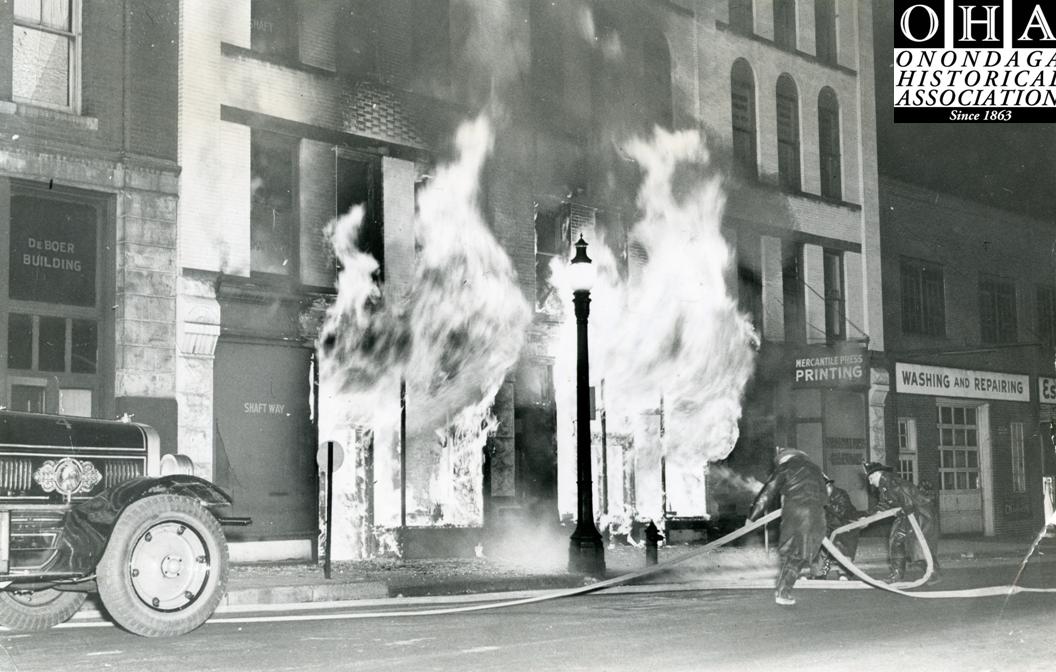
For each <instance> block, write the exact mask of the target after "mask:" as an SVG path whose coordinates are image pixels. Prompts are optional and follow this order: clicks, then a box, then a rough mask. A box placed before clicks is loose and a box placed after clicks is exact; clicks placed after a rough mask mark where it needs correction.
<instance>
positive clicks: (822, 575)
mask: <svg viewBox="0 0 1056 672" xmlns="http://www.w3.org/2000/svg"><path fill="white" fill-rule="evenodd" d="M831 569H832V558H830V557H829V556H827V555H826V556H825V557H824V558H822V559H821V560H820V561H819V562H818V565H817V567H815V569H814V575H813V576H812V577H810V578H812V579H815V580H817V581H825V580H827V579H828V578H829V570H831Z"/></svg>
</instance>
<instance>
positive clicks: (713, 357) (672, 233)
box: [554, 129, 758, 519]
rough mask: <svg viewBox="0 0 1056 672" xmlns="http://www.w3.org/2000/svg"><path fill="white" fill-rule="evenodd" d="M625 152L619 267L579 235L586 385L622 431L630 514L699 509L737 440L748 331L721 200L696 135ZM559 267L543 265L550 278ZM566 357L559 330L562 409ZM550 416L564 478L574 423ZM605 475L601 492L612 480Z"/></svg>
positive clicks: (567, 400)
mask: <svg viewBox="0 0 1056 672" xmlns="http://www.w3.org/2000/svg"><path fill="white" fill-rule="evenodd" d="M625 151H626V152H627V154H628V155H629V156H631V157H632V158H633V159H635V160H636V161H637V162H638V164H639V166H640V167H641V169H642V172H643V179H642V183H641V188H640V191H639V195H638V207H639V209H640V212H641V217H640V219H639V221H638V222H637V223H636V224H635V225H634V226H633V228H632V229H631V231H630V232H629V244H630V247H631V248H632V250H633V251H632V254H631V257H632V259H631V262H630V264H631V271H630V273H629V274H621V273H620V271H619V266H618V264H617V261H616V259H615V257H614V256H613V254H612V253H611V251H610V250H609V248H608V247H607V246H606V245H604V244H599V243H601V242H602V241H601V240H600V237H601V232H600V231H599V232H596V233H595V234H594V237H595V240H594V241H591V242H592V244H591V246H590V254H591V256H592V257H594V260H595V261H594V263H595V264H596V265H597V270H598V281H597V283H596V285H595V287H594V289H593V291H592V292H591V301H592V302H591V315H590V338H591V342H590V356H591V379H592V385H595V386H597V385H598V383H600V381H602V380H603V381H604V389H605V407H606V408H605V411H606V416H607V423H608V427H607V431H608V432H612V433H619V432H628V433H630V434H632V435H633V436H634V452H635V455H634V463H635V464H634V465H633V468H634V469H635V470H636V474H635V482H636V490H637V494H636V500H635V502H634V504H635V506H636V509H637V512H638V514H639V515H642V516H646V517H649V518H653V519H660V518H662V517H663V514H664V513H665V512H674V513H677V514H678V515H697V516H699V515H706V514H707V500H706V494H705V477H706V473H707V465H708V463H709V462H710V461H714V460H720V459H722V458H724V457H726V456H727V455H728V454H729V453H730V451H731V450H732V449H733V447H734V444H735V443H736V441H737V436H738V421H739V419H740V415H741V399H742V394H743V391H744V387H745V384H746V383H747V382H748V379H749V377H750V376H751V373H752V370H753V366H754V359H755V347H756V345H757V343H758V338H757V336H756V334H755V332H754V330H753V328H752V326H751V323H750V321H749V320H748V318H747V317H746V316H744V315H743V314H741V313H740V312H739V311H738V309H737V304H736V301H735V300H734V299H733V298H732V297H731V296H730V293H729V291H728V290H727V287H726V274H727V273H728V271H729V266H730V261H731V253H730V249H729V247H728V245H727V243H726V241H725V240H724V239H723V236H722V233H721V230H720V227H721V222H722V209H723V205H724V197H723V193H722V190H721V185H720V180H719V178H718V176H717V175H715V174H714V173H713V172H711V170H710V168H709V162H708V152H707V149H706V148H705V147H704V144H703V142H702V140H701V138H700V135H699V134H698V133H697V132H695V131H681V132H674V133H672V132H667V131H664V130H661V129H658V130H657V131H656V134H655V136H654V137H653V138H652V139H651V140H650V141H646V140H641V139H636V140H633V141H631V142H629V143H627V145H626V146H625ZM585 235H587V236H589V235H590V232H585ZM635 257H638V258H641V259H644V263H636V261H635ZM563 271H564V269H562V268H560V267H555V269H554V273H555V278H556V281H557V282H558V283H559V284H560V283H561V282H563V281H564V280H563V279H564V276H565V273H564V272H563ZM562 296H571V292H570V290H567V288H566V289H565V290H564V291H562ZM569 303H570V302H569ZM569 310H570V308H569ZM567 323H568V324H569V325H573V324H574V320H573V319H571V317H569V319H568V320H567ZM574 353H575V346H574V340H572V338H571V334H570V330H566V337H565V338H564V339H563V343H562V344H560V345H559V346H558V348H557V350H556V353H555V354H556V357H557V367H558V373H557V374H555V379H556V381H557V384H558V385H559V390H558V394H559V396H560V398H561V400H560V401H559V403H560V404H561V407H563V408H565V409H571V408H574V404H573V403H572V394H573V393H574V371H575V360H574V358H573V356H574ZM562 420H563V422H561V421H559V444H560V445H561V447H562V448H563V449H562V450H561V451H560V452H561V462H562V466H563V469H565V470H568V471H565V473H575V471H574V470H575V458H574V447H573V443H574V442H573V441H572V439H573V437H574V429H573V428H572V425H571V418H570V416H568V415H567V414H562ZM610 450H611V447H610ZM616 457H618V456H615V455H610V456H609V459H608V462H609V463H610V464H611V463H612V462H613V461H614V459H615V458H616ZM628 466H629V465H627V464H624V468H625V469H626V468H627V467H628ZM610 476H612V474H611V469H610ZM568 480H573V479H568ZM596 480H597V479H596ZM612 480H613V478H610V488H609V490H610V491H611V490H612V489H613V487H616V486H618V483H617V484H615V486H614V484H613V483H612ZM662 480H666V484H663V483H662V482H661V481H662ZM566 483H567V480H566ZM560 496H561V502H560V506H561V510H562V511H563V512H568V511H572V510H574V502H575V499H574V492H570V490H569V489H568V488H563V489H562V492H561V493H560ZM665 496H666V502H665V501H663V499H664V497H665ZM611 499H612V498H611V497H610V500H611Z"/></svg>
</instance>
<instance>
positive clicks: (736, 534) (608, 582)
mask: <svg viewBox="0 0 1056 672" xmlns="http://www.w3.org/2000/svg"><path fill="white" fill-rule="evenodd" d="M900 511H901V510H900V509H897V508H896V509H889V510H887V511H882V512H880V513H877V514H874V515H872V516H868V517H865V518H862V519H860V520H857V521H854V522H853V523H849V524H847V525H844V526H842V527H839V528H837V529H835V530H833V531H832V534H830V536H829V537H828V538H826V539H823V540H822V546H823V547H824V548H825V549H826V550H827V551H828V552H829V553H830V554H832V557H833V559H835V560H836V561H837V562H838V563H839V564H840V565H841V566H843V567H844V569H846V570H847V571H849V572H850V573H851V574H853V575H854V576H855V577H857V578H858V579H859V580H861V582H862V583H860V584H859V583H856V582H850V581H825V582H822V581H806V582H804V583H805V584H806V585H809V586H810V587H817V588H836V589H864V588H869V587H872V588H879V589H880V590H884V591H887V592H889V593H894V594H896V595H902V596H904V597H915V598H931V599H935V598H964V597H991V596H996V595H1005V596H1011V595H1014V594H1017V593H1028V592H1029V593H1056V588H1026V587H1022V586H1019V585H1008V586H988V587H985V588H969V589H964V590H943V591H925V592H909V591H910V590H911V589H913V588H917V587H920V586H921V585H923V584H924V583H926V582H927V581H928V579H930V578H931V575H932V573H933V572H934V569H935V562H934V559H933V558H932V555H931V549H929V548H928V545H927V543H926V542H925V539H924V533H923V531H922V530H921V529H920V525H919V524H918V523H917V519H916V516H914V515H913V514H912V513H910V514H909V515H908V516H907V518H908V520H909V524H910V526H911V527H912V528H913V533H914V534H915V535H916V538H917V541H918V542H919V545H920V548H921V550H922V551H923V554H924V560H925V564H926V569H925V571H924V576H922V577H921V578H920V579H918V580H916V581H913V582H904V583H899V584H887V583H884V582H883V581H877V580H876V579H874V578H872V577H871V576H869V575H868V574H866V573H865V572H863V571H862V570H861V569H859V568H858V567H857V566H856V565H855V564H854V563H853V562H852V561H851V559H850V558H848V557H847V556H846V555H844V554H843V553H842V552H840V550H839V549H838V548H837V547H836V545H835V544H834V543H833V541H832V540H833V539H835V538H836V537H837V536H839V535H840V534H843V533H844V532H847V531H850V530H852V529H856V528H861V527H866V526H867V525H871V524H872V523H875V522H877V521H879V520H883V519H885V518H891V517H894V516H897V515H898V514H899V512H900ZM780 516H781V509H777V510H775V511H771V512H770V513H768V514H766V515H765V516H763V517H762V518H759V519H758V520H755V521H752V522H750V523H748V524H746V525H745V526H743V527H741V528H739V529H737V530H734V531H733V532H730V533H729V534H727V535H724V536H722V537H719V538H718V539H715V540H714V541H711V542H708V543H706V544H704V545H703V546H701V547H700V548H698V549H695V550H693V551H690V552H687V553H683V554H682V555H680V556H678V557H676V558H673V559H671V560H667V561H665V562H663V563H661V564H658V565H652V566H648V567H645V568H643V569H639V570H637V571H634V572H630V573H628V574H621V575H620V576H616V577H613V578H611V579H605V580H603V581H597V582H595V583H590V584H587V585H584V586H578V587H576V588H568V589H562V590H553V591H547V592H545V593H542V594H540V595H533V596H531V597H525V598H519V599H514V600H505V601H502V602H489V603H487V604H475V605H468V606H459V607H445V608H442V609H419V610H413V611H412V610H399V611H363V612H353V613H340V614H295V615H291V616H288V617H286V618H284V619H283V620H292V621H316V620H345V619H349V620H351V619H364V618H395V617H404V616H444V615H449V614H462V613H469V612H473V611H485V610H491V609H506V608H509V607H516V606H521V605H525V604H533V603H536V602H546V601H549V600H556V599H559V598H563V597H573V596H575V595H585V594H587V593H593V592H597V591H599V590H604V589H606V588H611V587H613V586H618V585H621V584H625V583H628V582H630V581H634V580H635V579H640V578H642V577H645V576H649V575H651V574H655V573H657V572H661V571H666V570H667V569H668V568H670V567H671V566H673V565H677V564H679V563H682V562H685V561H686V560H689V559H691V558H695V557H697V556H700V555H703V554H704V553H710V552H711V551H713V550H715V549H716V548H719V547H721V546H725V545H726V544H729V543H730V542H732V541H736V540H737V539H740V538H741V537H743V536H745V535H746V534H748V533H750V532H754V531H755V530H757V529H759V528H760V527H763V526H764V525H766V524H767V523H769V522H771V521H773V520H776V519H777V518H779V517H780ZM812 584H817V585H812ZM266 620H271V617H266V616H245V617H236V618H226V617H225V618H218V619H214V620H213V622H217V623H254V622H260V621H266Z"/></svg>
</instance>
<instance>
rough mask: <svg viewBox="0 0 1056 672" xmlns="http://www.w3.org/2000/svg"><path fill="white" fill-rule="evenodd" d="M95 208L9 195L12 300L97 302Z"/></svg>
mask: <svg viewBox="0 0 1056 672" xmlns="http://www.w3.org/2000/svg"><path fill="white" fill-rule="evenodd" d="M97 225H98V224H97V214H96V210H95V209H94V208H92V207H91V206H88V205H82V204H80V203H69V202H65V201H58V200H50V199H42V198H34V197H30V196H21V195H19V196H15V197H12V199H11V259H10V263H11V270H10V281H11V290H10V291H11V298H13V299H19V300H22V301H43V302H45V303H63V304H67V305H73V306H91V305H93V304H94V303H95V255H96V227H97Z"/></svg>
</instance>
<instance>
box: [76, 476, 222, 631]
mask: <svg viewBox="0 0 1056 672" xmlns="http://www.w3.org/2000/svg"><path fill="white" fill-rule="evenodd" d="M227 571H228V567H227V541H226V539H225V538H224V532H223V530H222V529H221V528H220V524H219V523H218V522H217V520H216V518H214V517H213V515H212V514H211V513H209V511H207V510H206V509H205V507H203V506H202V505H201V504H199V503H198V502H197V501H195V500H193V499H190V498H188V497H181V496H179V495H156V496H152V497H146V498H144V499H141V500H139V501H137V502H133V503H132V504H130V505H129V506H128V507H127V508H126V509H125V510H124V512H122V514H121V517H120V518H119V519H118V521H117V524H116V525H115V526H114V529H113V531H112V532H111V534H110V541H109V542H108V544H107V547H106V552H104V553H103V558H102V560H100V561H99V565H98V567H97V568H96V582H97V584H98V586H99V597H100V598H101V599H102V602H103V606H105V607H106V610H107V611H108V612H109V613H110V616H111V617H112V618H113V619H114V621H115V622H117V624H118V625H120V626H121V627H123V628H124V629H126V630H128V631H129V632H133V633H135V634H137V635H142V636H144V637H172V636H175V635H182V634H184V633H186V632H190V631H191V630H194V629H195V628H197V627H198V626H200V625H201V624H202V623H204V622H205V621H206V620H207V619H208V618H209V617H210V616H212V614H213V611H214V610H215V609H216V607H217V605H219V604H220V600H221V599H223V597H224V591H225V589H226V586H227Z"/></svg>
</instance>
